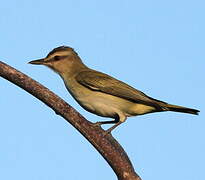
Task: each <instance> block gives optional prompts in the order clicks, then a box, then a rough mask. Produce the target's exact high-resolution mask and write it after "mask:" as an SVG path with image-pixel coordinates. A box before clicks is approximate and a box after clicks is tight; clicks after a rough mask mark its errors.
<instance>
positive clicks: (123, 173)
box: [0, 61, 141, 180]
mask: <svg viewBox="0 0 205 180" xmlns="http://www.w3.org/2000/svg"><path fill="white" fill-rule="evenodd" d="M0 76H1V77H3V78H5V79H7V80H8V81H10V82H12V83H14V84H16V85H17V86H19V87H21V88H22V89H24V90H25V91H27V92H28V93H30V94H32V95H33V96H35V97H36V98H38V99H39V100H41V101H42V102H44V103H45V104H46V105H48V106H49V107H50V108H52V109H53V110H54V111H55V112H56V113H57V114H58V115H60V116H62V117H63V118H64V119H65V120H66V121H67V122H69V123H70V124H71V125H73V126H74V127H75V128H76V129H77V130H78V131H79V132H80V133H81V134H82V135H83V136H84V137H85V138H86V139H87V140H88V141H89V142H90V143H91V144H92V145H93V146H94V147H95V148H96V149H97V150H98V152H99V153H100V154H101V155H102V156H103V157H104V159H105V160H106V161H107V162H108V163H109V165H110V166H111V168H112V169H113V170H114V172H115V173H116V175H117V177H118V180H141V178H140V177H139V176H138V175H137V174H136V172H135V170H134V168H133V166H132V164H131V162H130V160H129V158H128V156H127V154H126V152H125V151H124V150H123V148H122V147H121V146H120V144H119V143H118V142H117V141H116V140H115V139H114V138H113V137H112V135H105V136H104V133H105V131H104V130H103V129H102V128H101V127H98V126H94V124H93V123H91V122H90V121H88V120H86V119H85V118H84V117H83V116H82V115H81V114H79V113H78V112H77V111H76V110H75V109H74V108H72V107H71V106H70V105H69V104H67V103H66V102H65V101H64V100H62V99H61V98H59V97H58V96H57V95H55V94H54V93H53V92H51V91H50V90H49V89H47V88H45V87H44V86H42V85H41V84H39V83H38V82H36V81H35V80H33V79H31V78H30V77H28V76H27V75H25V74H23V73H21V72H19V71H17V70H16V69H14V68H12V67H10V66H8V65H7V64H5V63H3V62H1V61H0Z"/></svg>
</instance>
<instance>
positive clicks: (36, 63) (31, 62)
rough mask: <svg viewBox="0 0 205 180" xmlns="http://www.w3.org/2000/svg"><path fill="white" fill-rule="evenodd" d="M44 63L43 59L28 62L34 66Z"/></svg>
mask: <svg viewBox="0 0 205 180" xmlns="http://www.w3.org/2000/svg"><path fill="white" fill-rule="evenodd" d="M45 63H46V62H45V61H44V59H38V60H33V61H30V62H28V64H35V65H42V64H45Z"/></svg>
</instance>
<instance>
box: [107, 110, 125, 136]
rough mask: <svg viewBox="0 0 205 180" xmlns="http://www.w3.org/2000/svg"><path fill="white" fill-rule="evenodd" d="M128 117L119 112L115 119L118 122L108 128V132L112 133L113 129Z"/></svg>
mask: <svg viewBox="0 0 205 180" xmlns="http://www.w3.org/2000/svg"><path fill="white" fill-rule="evenodd" d="M126 119H127V117H126V116H125V115H124V114H118V116H117V117H116V119H115V120H114V121H115V122H117V123H116V124H115V125H114V126H112V127H110V128H109V129H108V130H106V134H109V133H111V131H112V130H113V129H115V128H116V127H117V126H119V125H120V124H121V123H123V122H125V121H126Z"/></svg>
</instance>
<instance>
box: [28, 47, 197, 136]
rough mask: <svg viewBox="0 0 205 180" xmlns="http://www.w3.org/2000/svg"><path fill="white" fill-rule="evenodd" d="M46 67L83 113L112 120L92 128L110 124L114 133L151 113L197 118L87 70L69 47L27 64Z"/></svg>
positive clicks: (112, 79) (190, 111) (188, 109)
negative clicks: (55, 75)
mask: <svg viewBox="0 0 205 180" xmlns="http://www.w3.org/2000/svg"><path fill="white" fill-rule="evenodd" d="M29 63H30V64H34V65H45V66H47V67H49V68H50V69H52V70H53V71H54V72H56V73H57V74H59V75H60V77H61V78H62V79H63V81H64V84H65V86H66V88H67V90H68V91H69V93H70V94H71V95H72V97H73V98H74V99H75V100H76V101H77V102H78V103H79V104H80V106H82V107H83V108H84V109H85V110H87V111H89V112H91V113H93V114H96V115H98V116H102V117H107V118H112V119H113V120H110V121H99V122H96V123H94V124H96V125H99V126H101V125H103V124H113V126H111V127H110V128H108V129H107V130H106V133H111V132H112V130H113V129H115V128H116V127H117V126H119V125H120V124H121V123H123V122H125V121H126V119H127V118H128V117H131V116H139V115H144V114H148V113H154V112H163V111H174V112H180V113H189V114H194V115H198V113H199V110H197V109H192V108H187V107H183V106H178V105H172V104H169V103H167V102H164V101H161V100H157V99H154V98H152V97H149V96H148V95H146V94H145V93H143V92H141V91H139V90H137V89H135V88H134V87H132V86H130V85H128V84H126V83H124V82H122V81H120V80H118V79H116V78H114V77H112V76H110V75H108V74H105V73H102V72H99V71H96V70H94V69H91V68H89V67H88V66H86V65H85V64H84V63H83V61H82V60H81V58H80V57H79V55H78V54H77V53H76V52H75V50H74V49H73V48H71V47H69V46H59V47H57V48H54V49H53V50H52V51H51V52H49V53H48V55H47V56H46V57H45V58H42V59H37V60H33V61H30V62H29Z"/></svg>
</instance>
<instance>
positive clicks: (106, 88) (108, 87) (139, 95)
mask: <svg viewBox="0 0 205 180" xmlns="http://www.w3.org/2000/svg"><path fill="white" fill-rule="evenodd" d="M76 80H77V82H79V83H80V84H81V85H83V86H85V87H87V88H90V89H92V90H95V91H100V92H103V93H107V94H110V95H113V96H117V97H121V98H124V99H127V100H129V101H133V102H136V103H141V104H145V105H149V106H154V107H156V108H157V109H159V110H161V109H162V108H161V106H160V104H162V103H165V102H163V101H159V100H156V99H153V98H151V97H149V96H147V95H146V94H144V93H143V92H141V91H139V90H137V89H135V88H133V87H131V86H129V85H128V84H126V83H124V82H122V81H119V80H117V79H115V78H113V77H111V76H109V75H107V74H104V73H101V72H98V71H94V70H89V71H82V72H80V73H79V74H78V75H77V76H76Z"/></svg>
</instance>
